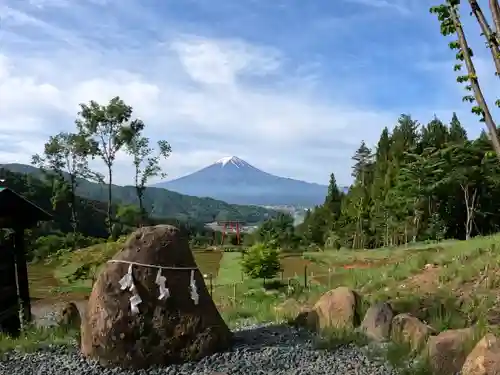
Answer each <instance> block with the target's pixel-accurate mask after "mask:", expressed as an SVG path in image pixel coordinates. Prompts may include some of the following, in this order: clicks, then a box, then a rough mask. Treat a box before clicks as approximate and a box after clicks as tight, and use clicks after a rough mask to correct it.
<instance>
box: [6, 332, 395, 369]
mask: <svg viewBox="0 0 500 375" xmlns="http://www.w3.org/2000/svg"><path fill="white" fill-rule="evenodd" d="M235 338H236V344H235V346H234V348H233V349H232V350H231V351H229V352H225V353H219V354H214V355H212V356H210V357H207V358H204V359H202V360H201V361H199V362H193V363H186V364H183V365H176V366H169V367H164V368H155V369H148V370H140V371H136V372H134V371H125V370H119V369H112V370H110V369H103V368H102V367H100V366H99V365H98V364H97V363H95V362H93V361H89V360H86V359H84V358H82V357H81V356H80V355H79V354H78V351H77V350H76V349H73V350H71V349H68V348H61V347H59V348H58V347H52V348H46V349H44V350H43V351H39V352H36V353H29V354H22V353H17V352H12V353H10V354H8V355H7V356H6V358H4V359H3V360H2V361H1V362H0V374H9V375H54V374H57V375H66V374H68V375H69V374H71V375H74V374H81V375H174V374H176V375H215V374H221V375H222V374H227V375H262V374H272V375H285V374H286V375H396V372H395V371H394V370H392V369H391V368H390V367H388V366H387V365H383V364H379V363H375V362H374V361H372V360H369V359H368V358H367V357H366V356H365V355H364V354H363V352H362V351H361V350H360V349H358V348H356V347H355V346H353V345H347V346H344V347H341V348H339V349H337V350H335V351H326V350H317V349H314V347H313V343H312V341H313V337H312V336H311V335H310V334H309V333H307V332H305V331H299V330H295V329H293V328H291V327H288V326H280V325H260V326H252V327H246V328H242V329H238V330H236V331H235Z"/></svg>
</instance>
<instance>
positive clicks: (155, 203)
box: [2, 164, 277, 223]
mask: <svg viewBox="0 0 500 375" xmlns="http://www.w3.org/2000/svg"><path fill="white" fill-rule="evenodd" d="M2 167H3V168H5V169H7V170H9V171H11V172H16V173H21V174H29V175H32V176H33V177H36V178H41V179H43V173H42V171H40V169H38V168H35V167H33V166H30V165H25V164H4V165H2ZM76 194H77V195H79V196H80V197H83V198H87V199H90V200H95V201H100V202H106V200H107V194H108V192H107V185H105V184H98V183H94V182H90V181H87V180H84V179H79V182H78V184H77V185H76ZM112 194H113V199H115V200H116V202H117V203H119V204H125V205H130V204H131V205H137V204H138V199H137V192H136V189H135V187H134V186H118V185H113V186H112ZM144 209H145V210H146V211H147V212H148V213H149V214H150V215H152V216H155V217H162V218H174V219H178V220H183V221H188V220H189V221H195V222H202V223H208V222H211V221H213V220H214V218H215V219H216V220H240V221H245V222H249V223H257V222H260V221H263V220H265V218H266V217H273V216H275V215H276V214H277V213H276V212H275V211H272V210H268V209H265V208H263V207H259V206H242V205H234V204H228V203H226V202H223V201H219V200H216V199H211V198H199V197H192V196H189V195H183V194H179V193H175V192H173V191H169V190H166V189H161V188H154V187H148V188H147V189H145V192H144Z"/></svg>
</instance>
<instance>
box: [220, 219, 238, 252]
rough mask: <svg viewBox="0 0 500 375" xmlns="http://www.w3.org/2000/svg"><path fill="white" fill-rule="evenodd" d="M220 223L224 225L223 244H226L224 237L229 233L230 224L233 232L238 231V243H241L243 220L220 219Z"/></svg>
mask: <svg viewBox="0 0 500 375" xmlns="http://www.w3.org/2000/svg"><path fill="white" fill-rule="evenodd" d="M217 224H218V225H221V226H222V240H221V246H222V245H224V238H225V237H226V234H227V228H228V226H229V229H230V230H231V232H232V233H234V232H236V241H237V242H236V243H237V244H238V245H240V243H241V235H240V232H241V227H242V224H243V222H242V221H238V220H227V221H218V222H217Z"/></svg>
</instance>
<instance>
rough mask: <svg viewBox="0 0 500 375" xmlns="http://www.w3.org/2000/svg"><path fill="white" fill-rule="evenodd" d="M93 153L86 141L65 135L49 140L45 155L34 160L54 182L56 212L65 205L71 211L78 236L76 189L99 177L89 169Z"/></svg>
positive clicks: (34, 157) (78, 136)
mask: <svg viewBox="0 0 500 375" xmlns="http://www.w3.org/2000/svg"><path fill="white" fill-rule="evenodd" d="M92 152H93V150H92V147H91V144H90V143H89V142H87V140H86V138H85V137H83V136H82V135H79V134H71V133H64V132H62V133H59V134H57V135H55V136H51V137H50V138H49V140H48V141H47V143H45V145H44V151H43V154H42V155H38V154H35V155H33V157H32V164H33V165H35V166H37V167H39V168H40V169H41V170H42V171H43V172H44V174H45V177H46V178H47V179H48V180H49V181H50V182H51V185H52V188H53V196H52V206H53V209H56V206H57V204H58V203H60V202H61V201H63V202H65V203H67V204H68V206H69V207H70V210H71V226H72V227H73V232H74V233H76V232H77V230H78V207H77V204H78V198H77V195H76V188H77V186H78V183H79V180H80V179H83V178H87V179H90V178H95V177H96V174H95V173H93V172H92V171H91V170H90V168H89V165H88V157H89V155H91V154H92Z"/></svg>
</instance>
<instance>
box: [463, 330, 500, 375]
mask: <svg viewBox="0 0 500 375" xmlns="http://www.w3.org/2000/svg"><path fill="white" fill-rule="evenodd" d="M498 374H500V340H499V339H498V338H497V337H496V336H495V335H493V334H491V333H488V334H486V335H485V336H484V337H483V338H482V339H481V340H480V341H479V342H478V343H477V345H476V346H475V347H474V349H473V350H472V352H470V354H469V355H468V356H467V358H466V360H465V363H464V365H463V367H462V372H461V375H498Z"/></svg>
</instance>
